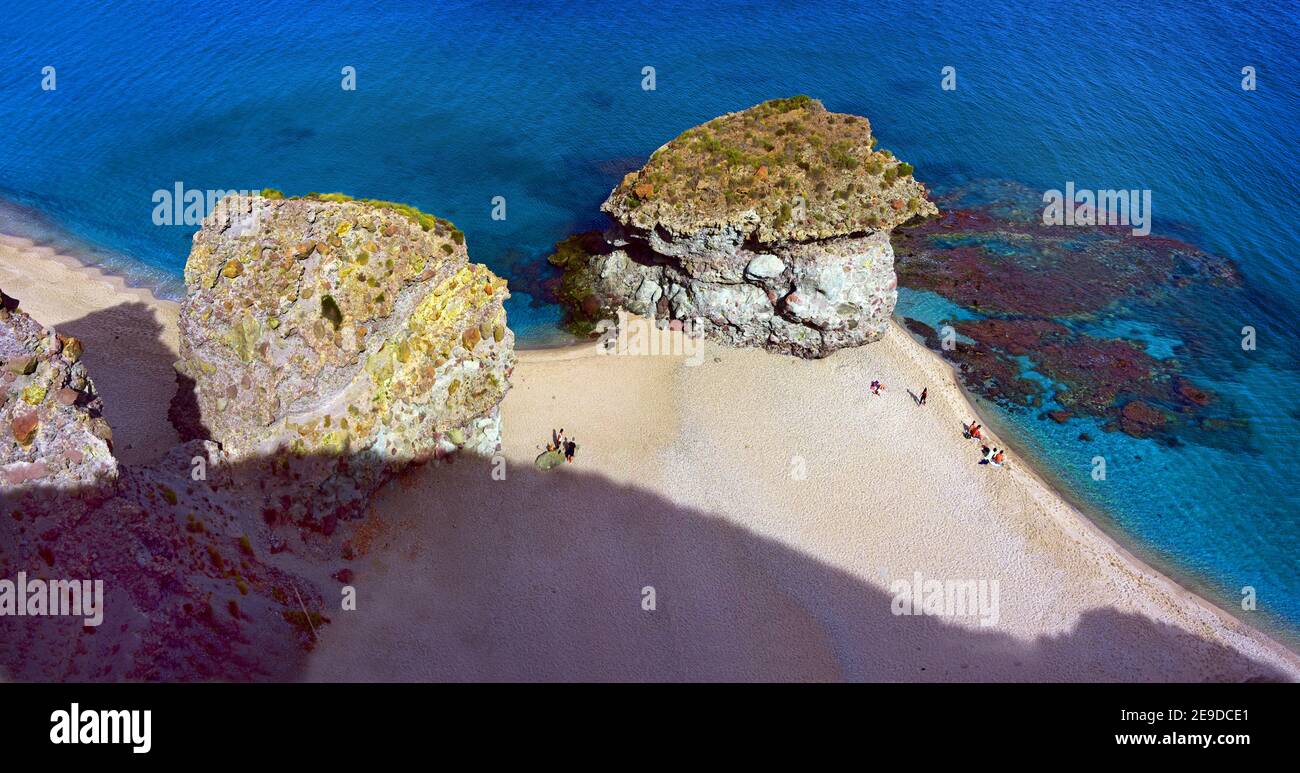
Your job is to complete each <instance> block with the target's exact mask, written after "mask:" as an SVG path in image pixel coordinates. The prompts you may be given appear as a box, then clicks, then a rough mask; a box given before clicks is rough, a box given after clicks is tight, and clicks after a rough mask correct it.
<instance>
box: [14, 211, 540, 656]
mask: <svg viewBox="0 0 1300 773" xmlns="http://www.w3.org/2000/svg"><path fill="white" fill-rule="evenodd" d="M185 274H186V281H187V284H188V287H189V295H188V297H187V298H186V300H185V302H184V304H183V306H182V314H181V320H180V323H181V347H182V351H181V355H182V356H181V359H180V361H179V362H178V363H177V366H178V368H179V370H180V371H181V373H182V379H181V381H182V384H184V385H185V386H186V389H185V391H184V392H183V393H182V394H181V395H179V396H180V397H181V398H182V399H179V400H178V401H176V403H175V404H174V405H173V411H172V415H174V416H179V415H181V414H186V413H197V416H192V417H187V419H192V420H193V424H194V426H195V427H199V428H201V429H203V430H206V434H207V435H210V436H211V438H212V439H208V440H201V439H194V440H189V441H188V442H185V443H183V444H181V445H178V446H176V447H175V448H173V449H172V450H171V452H169V453H168V454H167V455H166V457H165V458H163V459H160V460H158V461H157V462H156V463H154V464H150V465H147V466H140V467H128V466H119V465H118V463H117V461H116V460H115V459H114V458H113V456H112V453H111V444H110V441H109V438H110V437H111V435H110V433H109V430H108V425H107V424H106V423H105V422H104V420H103V419H102V418H100V417H99V407H100V405H99V401H98V398H97V397H96V395H95V389H94V385H93V383H92V382H91V380H90V377H89V375H88V374H87V373H86V369H85V366H84V365H83V364H82V363H81V362H80V354H81V350H80V343H79V342H77V341H76V340H75V339H71V338H66V337H61V336H59V335H57V334H56V333H55V332H54V331H51V330H47V329H44V328H42V327H41V326H40V325H39V324H37V323H36V322H35V321H33V320H32V319H31V318H29V317H28V316H27V315H26V314H23V313H22V312H21V311H19V310H18V309H17V303H16V302H15V301H13V300H12V299H10V298H8V297H6V296H3V294H2V293H0V301H3V303H2V304H0V401H3V402H0V421H3V424H2V425H0V513H2V514H3V516H2V517H0V575H2V576H4V577H5V578H7V579H14V577H15V575H16V574H17V573H18V572H26V574H27V576H28V577H40V578H63V579H67V580H81V579H88V578H94V579H95V580H99V581H102V583H103V591H104V594H103V607H102V609H101V611H102V621H101V622H102V625H98V626H96V625H95V624H94V623H87V622H85V621H84V620H83V618H82V617H77V616H45V615H41V616H32V617H24V618H22V623H21V624H13V625H5V626H0V678H6V677H7V678H15V679H31V680H47V681H48V680H53V679H67V680H77V681H81V680H118V679H130V680H141V679H144V680H167V681H174V680H191V679H203V680H209V679H221V680H232V679H252V678H262V679H267V678H269V679H281V680H287V679H292V678H295V676H296V673H297V671H296V669H297V668H299V667H300V660H301V658H302V656H303V652H304V651H305V650H308V649H310V648H311V647H312V646H313V645H314V643H315V642H316V641H317V640H318V637H319V635H320V629H321V628H322V626H325V625H328V623H329V618H330V615H331V614H334V612H333V611H332V610H335V609H337V608H338V607H337V606H336V605H337V604H338V603H339V602H338V598H339V597H338V591H337V586H333V587H331V584H332V583H336V582H337V583H346V582H347V580H348V578H350V576H351V573H350V570H349V569H347V568H346V566H343V568H341V569H340V564H342V563H344V562H346V561H347V560H349V559H350V558H352V557H353V553H352V547H351V543H350V542H349V541H348V540H349V537H350V535H352V534H354V533H355V531H354V530H352V529H349V528H346V527H344V526H343V523H344V521H345V520H346V519H348V518H351V517H354V516H356V515H358V514H360V513H361V512H362V511H363V509H364V506H365V505H366V503H367V501H368V497H369V495H370V494H371V493H373V492H374V490H375V488H376V487H377V486H379V485H380V484H382V483H383V482H384V481H385V480H387V479H388V478H389V477H390V476H391V475H392V474H393V473H395V472H396V471H397V470H398V469H400V468H402V467H404V466H407V465H409V464H411V463H413V462H420V461H424V460H429V459H435V458H439V457H444V456H447V455H449V454H452V453H453V452H455V451H456V450H457V449H466V450H469V451H472V452H478V453H491V452H493V451H495V450H497V448H498V446H499V419H498V413H497V407H498V404H499V403H500V401H501V399H502V397H503V395H504V394H505V392H506V390H507V389H508V381H507V379H508V377H509V374H510V371H511V368H512V366H513V362H514V353H513V342H514V336H513V334H512V333H511V332H510V330H509V329H508V328H507V327H506V320H505V312H504V310H503V307H502V302H503V301H504V300H505V298H506V297H507V292H506V286H505V282H504V281H503V280H501V279H499V278H497V277H495V276H493V275H492V273H491V272H489V271H488V270H487V269H486V268H484V267H483V266H480V265H475V264H471V263H469V262H468V260H467V255H466V250H465V246H464V236H463V235H462V234H461V233H460V232H459V231H457V230H456V229H455V228H454V227H453V226H452V225H451V224H450V223H448V222H446V221H444V220H439V219H438V218H434V217H432V216H430V215H426V214H424V213H420V212H418V211H416V210H413V209H411V208H409V207H405V206H402V205H395V204H391V203H387V202H361V201H352V200H349V199H347V198H346V197H343V196H337V195H330V196H320V197H311V198H307V199H283V198H282V197H279V196H263V197H259V198H255V199H252V200H246V201H239V200H235V199H227V200H226V203H225V206H224V207H222V208H221V209H220V211H218V212H217V213H214V214H213V215H212V216H210V217H209V218H208V219H207V220H206V221H205V222H204V224H203V228H202V229H201V230H200V231H199V232H198V234H197V235H196V236H195V239H194V247H193V251H192V253H191V255H190V257H189V261H188V263H187V264H186V269H185ZM325 591H328V592H329V595H328V596H327V595H325ZM327 598H328V599H329V600H328V602H327V600H326V599H327ZM86 617H89V615H87V616H86Z"/></svg>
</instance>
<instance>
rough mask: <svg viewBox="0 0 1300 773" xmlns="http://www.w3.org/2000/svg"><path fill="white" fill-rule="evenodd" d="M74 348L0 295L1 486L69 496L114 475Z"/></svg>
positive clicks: (90, 386) (105, 430)
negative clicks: (56, 491)
mask: <svg viewBox="0 0 1300 773" xmlns="http://www.w3.org/2000/svg"><path fill="white" fill-rule="evenodd" d="M81 354H82V351H81V342H80V341H78V340H77V339H75V338H70V337H65V336H61V335H58V334H57V333H55V332H54V331H53V330H48V329H46V328H44V327H42V326H41V325H40V324H39V323H37V322H36V320H34V319H32V318H31V317H29V316H28V315H27V314H26V313H24V312H23V311H22V310H20V309H19V308H18V303H17V301H16V300H14V299H12V298H10V297H8V296H6V295H4V293H3V292H0V363H3V365H2V366H0V427H2V428H3V437H2V438H0V443H3V449H2V450H0V487H9V486H20V485H24V484H26V485H30V486H33V487H36V488H39V489H48V488H54V489H62V490H74V489H76V488H77V487H81V486H85V485H88V484H92V483H97V482H101V481H111V480H113V479H114V478H116V476H117V461H116V460H115V459H114V458H113V452H112V445H111V443H112V438H113V433H112V431H111V430H110V429H109V426H108V422H106V421H105V420H104V418H103V416H102V415H101V411H102V409H103V405H102V404H101V402H100V399H99V396H98V395H97V394H96V392H95V384H94V382H93V381H91V380H90V377H89V375H87V373H86V365H85V363H83V362H81Z"/></svg>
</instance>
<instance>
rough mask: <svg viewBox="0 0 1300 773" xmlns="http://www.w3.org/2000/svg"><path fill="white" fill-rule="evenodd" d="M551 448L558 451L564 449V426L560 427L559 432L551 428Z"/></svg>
mask: <svg viewBox="0 0 1300 773" xmlns="http://www.w3.org/2000/svg"><path fill="white" fill-rule="evenodd" d="M551 448H552V449H554V450H556V451H563V450H564V427H560V431H559V432H556V431H555V430H551Z"/></svg>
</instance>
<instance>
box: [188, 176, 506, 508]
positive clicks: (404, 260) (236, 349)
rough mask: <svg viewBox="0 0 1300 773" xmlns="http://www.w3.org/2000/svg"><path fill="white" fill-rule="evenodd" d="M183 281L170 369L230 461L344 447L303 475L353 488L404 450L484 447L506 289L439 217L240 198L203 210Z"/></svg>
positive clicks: (417, 456)
mask: <svg viewBox="0 0 1300 773" xmlns="http://www.w3.org/2000/svg"><path fill="white" fill-rule="evenodd" d="M232 266H238V268H232ZM185 278H186V283H187V285H188V288H189V294H188V295H187V297H186V299H185V302H184V303H183V304H182V307H181V317H180V333H181V335H180V339H181V359H180V361H179V362H178V365H177V369H178V371H180V372H181V374H182V375H183V376H184V377H186V378H188V379H191V380H192V381H193V382H194V385H195V386H194V399H195V402H196V404H197V406H198V410H199V412H200V414H201V420H202V424H203V427H204V428H205V429H206V430H207V432H208V433H209V435H210V437H211V438H212V439H213V440H215V441H217V442H218V443H220V444H221V446H222V448H223V449H224V450H225V451H226V452H227V453H228V454H229V455H230V456H231V458H232V459H234V460H236V461H238V460H244V459H248V458H252V457H256V458H275V457H286V456H287V457H313V458H315V459H322V458H324V459H326V460H328V459H329V458H331V457H339V458H343V457H346V458H348V459H349V460H350V461H349V464H348V465H347V469H346V470H342V469H340V470H336V471H333V472H331V471H328V470H315V471H314V472H313V474H315V475H320V476H322V480H323V481H324V482H325V483H324V484H323V485H326V486H328V485H330V481H334V479H336V478H337V477H338V476H340V475H341V476H342V477H344V478H346V479H347V481H346V482H345V483H346V485H347V486H348V487H355V489H356V491H355V492H354V494H360V495H364V494H366V493H368V492H369V491H370V490H372V489H373V488H374V487H375V486H377V485H378V484H379V483H381V482H382V481H383V480H384V479H385V478H386V476H387V474H388V472H390V471H391V470H392V469H395V468H397V467H400V466H402V465H404V464H406V463H408V462H410V461H413V460H422V459H427V458H432V457H434V456H436V455H439V454H443V453H450V452H452V451H455V450H456V449H458V448H469V449H471V450H473V451H476V452H479V453H492V452H493V451H495V450H496V449H497V447H498V446H499V441H500V429H499V419H498V416H497V406H498V404H499V403H500V401H501V399H502V397H503V396H504V395H505V392H506V390H507V389H508V387H509V385H508V380H507V379H508V375H509V372H510V370H511V368H512V366H513V362H514V354H513V344H514V335H513V334H512V333H511V332H510V330H509V328H508V327H506V320H505V311H504V308H503V306H502V303H503V301H504V300H505V298H506V297H508V292H507V290H506V283H505V280H503V279H501V278H499V277H497V276H495V275H494V274H492V272H491V271H489V270H488V269H487V268H486V267H484V266H482V265H478V264H474V263H469V262H468V261H467V254H466V250H465V244H464V236H463V234H461V232H460V231H458V230H456V229H455V227H454V226H453V225H452V224H451V223H449V222H447V221H445V220H440V219H437V218H433V217H431V216H428V215H425V214H423V213H419V212H417V211H415V210H411V209H409V208H406V207H402V206H400V205H389V204H386V203H383V202H362V201H353V200H350V199H347V198H346V197H341V196H326V197H316V198H304V199H268V198H254V199H252V200H251V201H250V202H248V204H247V206H245V207H243V208H241V209H238V210H232V209H228V208H222V209H221V210H220V211H218V212H217V213H215V214H214V215H213V216H212V217H210V218H209V219H208V220H206V221H205V222H204V225H203V228H202V229H201V230H200V231H199V232H198V233H197V234H196V235H195V237H194V247H193V249H192V251H191V253H190V257H189V260H188V262H187V263H186V266H185ZM335 482H338V481H335ZM340 485H344V484H343V483H340Z"/></svg>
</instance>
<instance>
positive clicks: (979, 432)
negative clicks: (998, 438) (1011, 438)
mask: <svg viewBox="0 0 1300 773" xmlns="http://www.w3.org/2000/svg"><path fill="white" fill-rule="evenodd" d="M965 429H966V431H965V432H963V433H962V435H963V436H964V437H966V438H967V439H968V440H983V439H984V428H983V427H981V426H980V424H979V422H977V421H975V420H974V419H972V420H971V423H970V424H967V425H965ZM1005 460H1006V452H1005V451H1003V450H1002V449H1001V448H996V447H995V448H989V447H988V446H987V445H980V464H991V465H993V466H994V467H1001V466H1002V463H1003V462H1004V461H1005Z"/></svg>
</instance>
